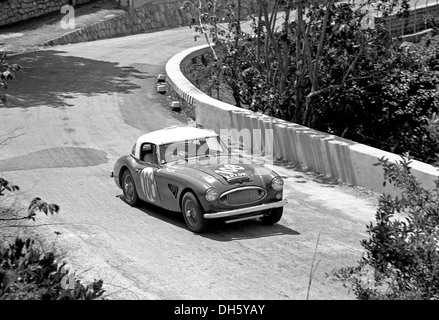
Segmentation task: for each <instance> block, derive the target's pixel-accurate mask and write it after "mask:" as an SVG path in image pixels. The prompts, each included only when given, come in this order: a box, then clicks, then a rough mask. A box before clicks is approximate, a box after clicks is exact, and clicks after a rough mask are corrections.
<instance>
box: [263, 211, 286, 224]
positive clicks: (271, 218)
mask: <svg viewBox="0 0 439 320" xmlns="http://www.w3.org/2000/svg"><path fill="white" fill-rule="evenodd" d="M283 212H284V207H280V208H274V209H271V210H267V211H265V212H264V216H263V217H261V221H262V224H265V225H270V224H275V223H276V222H279V220H280V219H281V218H282V214H283Z"/></svg>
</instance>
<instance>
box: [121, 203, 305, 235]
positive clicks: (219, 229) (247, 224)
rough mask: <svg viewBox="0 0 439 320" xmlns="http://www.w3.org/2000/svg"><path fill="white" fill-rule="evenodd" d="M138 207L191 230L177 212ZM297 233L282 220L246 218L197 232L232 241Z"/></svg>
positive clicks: (149, 213)
mask: <svg viewBox="0 0 439 320" xmlns="http://www.w3.org/2000/svg"><path fill="white" fill-rule="evenodd" d="M119 198H120V199H121V200H122V201H124V200H123V196H122V195H121V196H119ZM138 209H139V210H141V211H143V212H144V213H146V214H148V215H149V216H151V217H154V218H157V219H160V220H162V221H164V222H166V223H171V224H173V225H174V226H177V227H180V228H182V229H185V230H186V231H187V232H191V231H190V230H188V229H187V227H186V223H185V221H184V218H183V215H182V214H181V213H179V212H171V211H168V210H165V209H163V208H159V207H157V206H154V205H152V204H149V203H146V202H141V205H139V207H138ZM299 234H300V233H299V232H297V231H295V230H293V229H290V228H287V227H285V226H283V225H282V220H281V221H280V222H279V223H278V224H275V225H272V226H266V225H262V224H261V223H260V222H259V221H257V220H247V221H241V222H236V223H231V224H226V223H224V222H222V221H213V223H212V224H211V225H210V227H209V229H208V230H207V231H206V232H204V233H201V234H199V236H202V237H205V238H209V239H212V240H215V241H233V240H245V239H256V238H262V237H272V236H282V235H294V236H296V235H299Z"/></svg>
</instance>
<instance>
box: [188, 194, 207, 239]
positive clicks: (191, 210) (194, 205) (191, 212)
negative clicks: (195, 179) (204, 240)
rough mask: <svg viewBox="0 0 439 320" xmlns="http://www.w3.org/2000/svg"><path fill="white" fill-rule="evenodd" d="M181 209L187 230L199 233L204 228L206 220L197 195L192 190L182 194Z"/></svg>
mask: <svg viewBox="0 0 439 320" xmlns="http://www.w3.org/2000/svg"><path fill="white" fill-rule="evenodd" d="M182 211H183V217H184V221H185V222H186V225H187V227H188V228H189V230H191V231H193V232H196V233H201V232H203V231H204V230H206V228H207V225H208V222H207V220H206V219H204V210H203V207H202V206H201V205H200V203H199V201H198V199H197V197H196V196H195V195H194V194H193V193H192V192H187V193H186V194H185V195H184V196H183V201H182Z"/></svg>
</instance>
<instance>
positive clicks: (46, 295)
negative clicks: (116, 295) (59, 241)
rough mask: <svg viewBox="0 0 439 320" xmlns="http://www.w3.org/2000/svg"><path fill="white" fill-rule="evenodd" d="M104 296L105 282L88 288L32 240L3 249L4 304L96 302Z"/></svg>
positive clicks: (0, 293) (0, 290)
mask: <svg viewBox="0 0 439 320" xmlns="http://www.w3.org/2000/svg"><path fill="white" fill-rule="evenodd" d="M103 293H104V290H103V289H102V280H99V281H94V282H93V283H92V284H91V285H87V286H84V285H83V284H81V282H80V280H77V279H75V277H74V274H72V273H70V272H69V270H68V269H66V267H65V264H64V263H62V264H58V263H57V262H56V260H55V254H54V253H53V252H45V253H44V252H43V251H42V250H41V249H39V248H37V247H36V246H35V245H34V241H33V240H31V239H26V240H23V239H21V238H16V240H15V242H14V243H12V244H9V245H7V246H5V247H4V248H1V249H0V300H92V299H97V298H100V297H101V296H102V294H103Z"/></svg>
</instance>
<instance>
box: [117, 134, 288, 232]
mask: <svg viewBox="0 0 439 320" xmlns="http://www.w3.org/2000/svg"><path fill="white" fill-rule="evenodd" d="M110 176H111V177H112V178H114V181H115V183H116V185H117V186H118V187H119V188H121V189H122V191H123V199H124V200H125V202H127V203H128V204H129V205H131V206H137V205H138V204H139V202H141V201H145V202H148V203H150V204H153V205H156V206H158V207H162V208H164V209H166V210H169V211H176V212H181V213H182V214H183V217H184V220H185V222H186V225H187V228H188V229H189V230H191V231H192V232H195V233H201V232H204V231H205V230H206V229H207V228H208V226H209V224H210V223H211V222H212V221H214V220H223V221H225V222H226V223H231V222H237V221H243V220H249V219H259V220H260V221H261V223H263V224H267V225H271V224H275V223H277V222H278V221H279V220H280V219H281V217H282V214H283V207H284V206H285V204H286V203H287V201H286V200H285V199H283V185H284V181H283V179H282V177H281V176H279V175H278V174H277V173H276V172H275V171H273V170H271V169H269V168H268V167H266V166H264V164H261V163H255V162H254V161H243V159H242V157H239V156H236V155H234V154H233V153H232V152H231V149H230V148H229V147H228V145H226V144H225V143H224V141H223V140H222V139H221V138H220V136H219V135H218V134H217V133H215V132H214V131H211V130H207V129H201V128H196V127H171V128H165V129H161V130H157V131H153V132H150V133H146V134H143V135H142V136H140V137H138V138H137V140H136V141H135V143H134V146H133V147H132V149H131V153H130V154H129V155H124V156H122V157H120V158H119V159H118V160H117V161H116V163H115V164H114V168H113V171H112V172H111V174H110Z"/></svg>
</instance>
